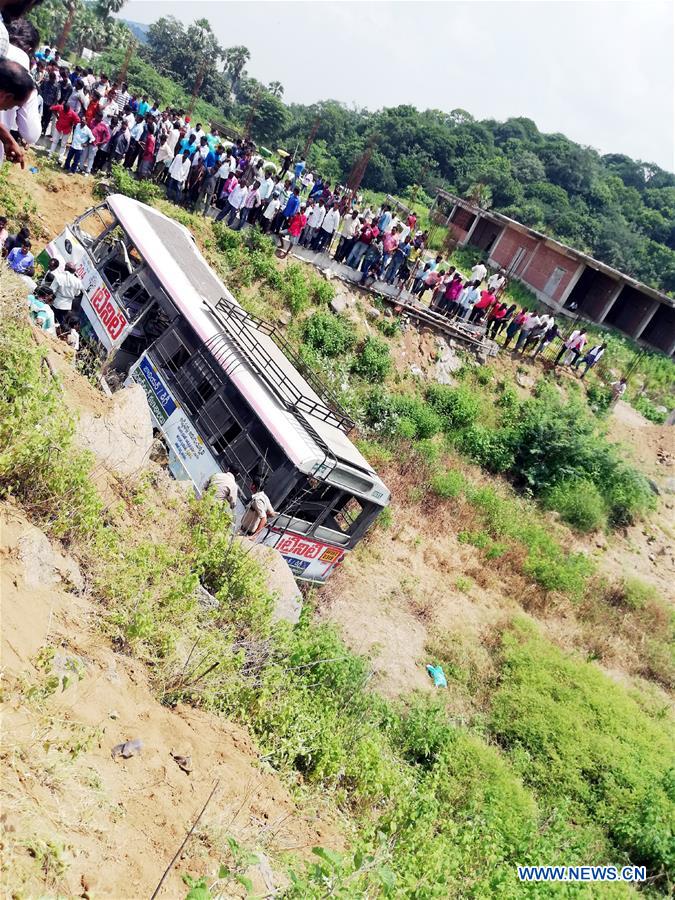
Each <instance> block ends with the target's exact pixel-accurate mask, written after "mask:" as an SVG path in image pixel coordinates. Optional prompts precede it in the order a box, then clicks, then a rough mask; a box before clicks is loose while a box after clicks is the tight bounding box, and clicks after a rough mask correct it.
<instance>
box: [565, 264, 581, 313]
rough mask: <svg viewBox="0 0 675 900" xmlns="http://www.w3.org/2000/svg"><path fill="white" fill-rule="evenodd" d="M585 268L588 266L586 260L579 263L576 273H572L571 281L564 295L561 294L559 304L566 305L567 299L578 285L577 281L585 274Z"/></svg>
mask: <svg viewBox="0 0 675 900" xmlns="http://www.w3.org/2000/svg"><path fill="white" fill-rule="evenodd" d="M585 268H586V263H585V262H580V263H579V265H578V266H577V270H576V272H575V273H574V275H572V277H571V278H570V280H569V283H568V285H567V287H566V288H565V290H564V291H563V292H562V296H561V298H560V300H558V304H559V305H560V306H564V305H565V304H566V303H567V300H568V298H569V295H570V294H571V293H572V291H573V290H574V288H575V287H576V285H577V282H578V281H579V279H580V278H581V276H582V275H583V273H584V270H585Z"/></svg>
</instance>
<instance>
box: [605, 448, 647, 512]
mask: <svg viewBox="0 0 675 900" xmlns="http://www.w3.org/2000/svg"><path fill="white" fill-rule="evenodd" d="M603 486H604V491H603V493H604V496H605V499H606V501H607V505H608V507H609V522H610V524H611V525H615V526H623V525H632V524H633V523H634V522H635V521H636V520H637V519H638V518H640V517H641V516H643V515H645V514H646V513H648V512H649V511H650V510H653V509H654V508H655V507H656V496H655V495H654V493H653V491H652V489H651V487H650V486H649V482H648V481H647V479H646V478H645V476H644V475H642V473H641V472H638V471H637V470H636V469H631V468H629V467H628V466H624V465H623V464H622V463H615V464H614V465H612V467H611V473H608V475H607V476H606V478H605V480H604V484H603Z"/></svg>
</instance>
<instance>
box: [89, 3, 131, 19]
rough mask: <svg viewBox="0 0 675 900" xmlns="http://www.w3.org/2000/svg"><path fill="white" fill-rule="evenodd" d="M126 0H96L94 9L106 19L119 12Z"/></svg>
mask: <svg viewBox="0 0 675 900" xmlns="http://www.w3.org/2000/svg"><path fill="white" fill-rule="evenodd" d="M125 3H126V0H96V3H95V5H94V11H95V12H96V15H97V16H99V17H100V18H101V19H108V18H110V17H111V16H113V15H116V14H117V13H118V12H121V10H122V8H123V6H124V5H125Z"/></svg>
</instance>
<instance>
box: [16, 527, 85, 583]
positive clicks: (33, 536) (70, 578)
mask: <svg viewBox="0 0 675 900" xmlns="http://www.w3.org/2000/svg"><path fill="white" fill-rule="evenodd" d="M17 551H18V557H19V559H20V560H21V562H22V563H23V566H24V573H25V574H24V578H25V581H26V585H27V587H31V588H41V587H53V586H54V585H56V584H59V583H63V582H65V583H66V584H70V585H72V586H73V587H74V588H75V590H76V591H78V592H79V591H83V590H84V578H83V577H82V573H81V572H80V567H79V566H78V565H77V563H76V562H75V560H74V559H72V558H71V557H70V556H63V555H62V554H61V553H59V552H58V551H57V550H55V549H54V548H53V547H52V545H51V543H50V541H49V538H48V537H47V536H46V535H45V534H43V532H41V531H40V530H39V529H38V528H34V527H32V526H27V527H26V530H25V531H24V532H23V534H22V535H21V537H20V538H19V540H18V542H17Z"/></svg>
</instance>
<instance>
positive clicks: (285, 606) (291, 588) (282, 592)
mask: <svg viewBox="0 0 675 900" xmlns="http://www.w3.org/2000/svg"><path fill="white" fill-rule="evenodd" d="M249 546H250V550H249V552H250V554H251V556H252V557H253V558H254V559H255V560H257V561H258V563H260V566H261V567H262V570H263V572H264V573H265V575H266V578H267V586H268V588H269V590H270V592H271V593H272V594H273V595H274V612H273V613H272V621H273V622H280V621H282V620H284V621H286V622H290V623H291V624H292V625H297V623H298V622H299V621H300V612H301V610H302V594H301V593H300V588H299V587H298V585H297V582H296V580H295V578H294V577H293V573H292V572H291V570H290V569H289V568H288V563H287V562H286V560H285V559H284V558H283V556H282V555H281V553H279V551H278V550H275V549H274V547H266V546H265V545H264V544H250V545H249Z"/></svg>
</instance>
